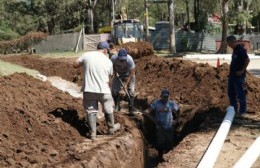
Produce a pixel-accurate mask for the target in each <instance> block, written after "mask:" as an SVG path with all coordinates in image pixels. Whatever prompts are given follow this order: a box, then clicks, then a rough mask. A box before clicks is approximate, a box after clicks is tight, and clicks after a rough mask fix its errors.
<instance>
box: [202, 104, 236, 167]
mask: <svg viewBox="0 0 260 168" xmlns="http://www.w3.org/2000/svg"><path fill="white" fill-rule="evenodd" d="M234 116H235V109H234V107H233V106H229V107H228V108H227V113H226V116H225V118H224V120H223V121H222V123H221V125H220V127H219V129H218V132H217V133H216V135H215V137H214V139H213V140H212V142H211V144H210V146H209V147H208V150H207V151H206V153H205V155H204V156H203V158H202V159H201V161H200V163H199V165H198V168H211V167H213V166H214V164H215V162H216V160H217V158H218V155H219V152H220V150H221V148H222V145H223V144H224V141H225V139H226V136H227V134H228V132H229V129H230V126H231V124H232V122H233V119H234Z"/></svg>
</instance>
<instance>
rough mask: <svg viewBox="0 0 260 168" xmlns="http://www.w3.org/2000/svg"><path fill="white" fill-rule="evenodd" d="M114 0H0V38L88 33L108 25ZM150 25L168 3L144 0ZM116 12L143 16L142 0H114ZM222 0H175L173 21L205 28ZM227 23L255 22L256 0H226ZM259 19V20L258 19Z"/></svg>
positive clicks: (259, 6)
mask: <svg viewBox="0 0 260 168" xmlns="http://www.w3.org/2000/svg"><path fill="white" fill-rule="evenodd" d="M112 1H113V0H98V1H97V0H66V1H64V0H0V40H8V39H13V38H17V37H18V36H22V35H25V34H26V33H28V32H30V31H42V32H45V33H49V34H59V33H66V32H73V31H79V30H80V29H81V28H82V27H85V28H86V30H87V33H93V32H97V29H98V28H99V27H101V26H104V25H109V24H110V22H111V19H112V8H111V4H112ZM147 1H148V2H149V3H148V8H149V25H151V26H154V25H155V23H156V22H158V21H165V20H168V18H169V14H168V8H167V3H152V1H151V0H147ZM114 2H115V12H116V14H117V13H118V12H119V11H120V8H121V7H122V6H125V7H127V8H126V10H127V15H128V18H138V19H139V20H141V21H142V22H144V20H145V15H144V14H145V10H144V0H114ZM221 2H222V0H185V1H183V0H174V3H175V5H174V6H175V8H174V15H175V25H176V27H177V28H178V27H179V28H180V27H182V26H183V25H184V24H185V23H187V22H190V23H195V28H196V31H201V30H202V29H206V28H207V24H208V20H207V19H208V17H209V16H210V15H211V14H219V15H221ZM228 3H229V11H228V13H227V20H228V23H232V24H236V25H239V26H246V27H250V26H252V25H253V26H255V27H256V26H257V24H259V20H260V2H259V0H229V1H228ZM257 22H258V23H257Z"/></svg>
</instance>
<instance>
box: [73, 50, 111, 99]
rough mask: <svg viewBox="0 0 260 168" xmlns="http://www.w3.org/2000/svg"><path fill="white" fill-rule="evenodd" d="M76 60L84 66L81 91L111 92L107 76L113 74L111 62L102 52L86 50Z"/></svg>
mask: <svg viewBox="0 0 260 168" xmlns="http://www.w3.org/2000/svg"><path fill="white" fill-rule="evenodd" d="M77 62H78V63H80V64H83V68H84V80H83V85H82V91H83V92H92V93H106V94H111V90H110V88H109V76H110V75H112V74H113V64H112V62H111V61H110V59H109V58H108V57H107V56H106V55H105V54H104V53H102V52H100V51H91V52H87V53H84V54H83V55H82V56H80V57H79V58H78V59H77Z"/></svg>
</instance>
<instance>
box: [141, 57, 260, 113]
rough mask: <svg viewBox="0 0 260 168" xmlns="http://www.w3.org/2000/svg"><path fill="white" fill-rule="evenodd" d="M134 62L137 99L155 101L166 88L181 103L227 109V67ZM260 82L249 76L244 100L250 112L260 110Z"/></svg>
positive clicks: (150, 60)
mask: <svg viewBox="0 0 260 168" xmlns="http://www.w3.org/2000/svg"><path fill="white" fill-rule="evenodd" d="M136 62H137V65H136V66H137V70H136V74H137V83H138V84H137V90H138V91H139V92H140V94H139V95H138V97H139V98H140V99H142V98H147V97H149V99H150V100H148V102H150V101H151V99H154V98H157V97H158V96H159V94H160V91H161V89H162V88H168V89H169V90H170V92H171V97H172V98H173V99H175V100H177V101H178V102H179V103H181V104H189V105H196V106H201V107H202V106H204V107H227V106H228V105H229V101H228V97H227V79H228V70H229V65H228V64H223V65H221V66H220V67H219V68H214V67H212V66H209V65H208V64H197V63H194V62H191V61H184V60H177V59H164V58H159V57H157V56H150V57H143V58H141V59H139V60H136ZM259 89H260V79H259V78H256V77H254V76H252V75H251V74H248V76H247V90H248V94H247V99H248V108H249V110H250V111H253V112H256V111H260V102H259V101H256V100H260V90H259Z"/></svg>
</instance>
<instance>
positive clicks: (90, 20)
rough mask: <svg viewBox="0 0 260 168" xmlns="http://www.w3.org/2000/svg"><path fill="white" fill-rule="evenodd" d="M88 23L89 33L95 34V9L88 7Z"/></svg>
mask: <svg viewBox="0 0 260 168" xmlns="http://www.w3.org/2000/svg"><path fill="white" fill-rule="evenodd" d="M87 20H88V23H87V33H88V34H93V33H94V26H93V9H92V8H88V19H87Z"/></svg>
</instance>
